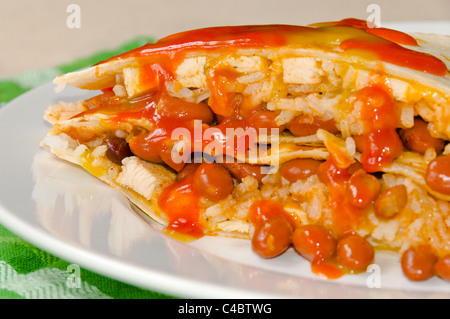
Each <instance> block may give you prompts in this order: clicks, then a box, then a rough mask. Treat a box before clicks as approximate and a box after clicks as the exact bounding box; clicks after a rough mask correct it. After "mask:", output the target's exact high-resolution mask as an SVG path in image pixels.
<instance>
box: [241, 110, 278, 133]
mask: <svg viewBox="0 0 450 319" xmlns="http://www.w3.org/2000/svg"><path fill="white" fill-rule="evenodd" d="M277 116H278V113H276V112H273V111H265V110H258V111H254V112H252V113H251V114H250V115H249V117H248V120H249V123H250V124H251V125H252V127H253V128H255V129H257V130H258V129H262V128H265V129H272V128H277V129H279V132H280V133H281V132H282V131H284V129H285V126H284V125H278V124H277V123H276V121H275V119H276V117H277ZM267 133H270V132H267Z"/></svg>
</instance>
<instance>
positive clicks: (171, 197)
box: [158, 174, 203, 239]
mask: <svg viewBox="0 0 450 319" xmlns="http://www.w3.org/2000/svg"><path fill="white" fill-rule="evenodd" d="M199 201H200V194H199V192H198V191H197V190H196V189H195V188H194V186H193V175H192V174H190V175H188V176H187V177H186V178H184V179H182V180H180V181H178V182H175V183H173V184H171V185H169V186H167V187H166V188H164V190H163V191H162V193H161V195H160V196H159V198H158V205H159V207H161V209H162V210H163V211H164V212H165V213H166V214H167V216H168V217H169V223H168V225H167V226H166V229H165V230H166V233H168V234H173V233H175V234H178V235H179V234H182V235H185V236H188V238H189V237H191V238H194V239H195V238H200V237H202V236H203V227H202V225H201V222H200V206H199Z"/></svg>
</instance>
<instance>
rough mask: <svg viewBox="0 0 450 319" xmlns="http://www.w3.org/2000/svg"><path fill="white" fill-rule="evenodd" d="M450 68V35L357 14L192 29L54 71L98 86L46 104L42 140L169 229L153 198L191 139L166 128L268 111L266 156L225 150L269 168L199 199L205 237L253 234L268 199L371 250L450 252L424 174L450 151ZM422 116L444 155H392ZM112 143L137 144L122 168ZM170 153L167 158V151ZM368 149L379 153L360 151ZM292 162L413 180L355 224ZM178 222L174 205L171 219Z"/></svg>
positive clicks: (435, 194)
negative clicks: (289, 166) (424, 247)
mask: <svg viewBox="0 0 450 319" xmlns="http://www.w3.org/2000/svg"><path fill="white" fill-rule="evenodd" d="M449 63H450V37H448V36H442V35H433V34H418V33H416V34H405V33H402V32H398V31H395V30H388V29H383V28H370V27H368V26H367V24H366V23H365V21H359V20H355V19H346V20H342V21H338V22H328V23H320V24H315V25H311V26H307V27H303V26H288V25H265V26H264V25H262V26H236V27H214V28H206V29H199V30H193V31H187V32H182V33H179V34H175V35H171V36H168V37H166V38H164V39H161V40H159V41H158V42H156V43H154V44H147V45H145V46H143V47H141V48H138V49H135V50H132V51H130V52H127V53H124V54H122V55H119V56H116V57H112V58H111V59H108V60H106V61H102V62H100V63H98V64H96V65H94V66H92V67H89V68H86V69H83V70H80V71H77V72H73V73H68V74H63V75H60V76H58V77H57V78H56V79H55V81H54V82H55V84H57V85H58V86H61V87H63V86H65V85H69V86H74V87H77V88H81V89H86V90H101V91H99V94H98V96H96V97H94V98H91V99H88V100H83V101H79V102H77V103H73V104H72V103H66V102H60V103H58V104H56V105H52V106H50V107H49V108H48V110H47V111H46V113H45V118H46V119H47V120H48V121H49V122H50V123H51V124H52V128H51V130H50V132H49V134H48V136H47V137H46V138H45V139H44V141H43V144H44V145H46V146H48V147H49V148H50V150H51V151H52V152H53V153H54V154H55V155H56V156H58V157H60V158H62V159H64V160H67V161H69V162H72V163H75V164H77V165H80V166H81V167H83V168H84V169H86V170H87V171H88V172H90V173H91V174H93V175H94V176H96V177H98V178H99V179H100V180H102V181H104V182H106V183H107V184H109V185H111V186H112V187H114V188H116V189H118V190H119V191H121V192H122V193H123V194H124V195H125V196H127V197H128V198H129V199H130V200H131V201H132V202H133V203H134V204H135V205H136V206H138V207H139V208H140V209H141V210H142V211H143V212H145V213H146V214H148V215H149V216H150V217H152V218H153V219H155V220H156V221H158V222H159V223H161V224H162V225H165V226H167V225H169V224H170V223H171V222H173V218H174V216H170V214H168V213H167V211H164V210H163V209H161V207H160V205H159V204H158V199H159V196H160V195H161V193H162V192H163V190H164V189H166V188H167V187H170V186H171V185H176V183H178V182H179V181H178V177H177V175H178V174H179V172H180V171H182V169H183V168H184V167H185V162H186V161H184V162H182V163H175V162H174V161H173V159H172V160H170V159H169V158H168V154H171V153H170V152H173V150H174V149H176V150H178V151H180V150H186V149H187V150H188V151H189V152H188V154H189V155H192V154H194V153H195V152H194V151H195V149H194V148H192V147H193V146H192V143H190V142H192V140H189V139H188V140H186V139H183V138H180V137H179V136H178V137H173V136H170V137H169V135H168V133H167V132H168V131H170V132H173V130H172V131H171V130H169V129H168V127H169V126H170V125H175V126H177V127H178V128H179V126H180V125H181V126H184V127H185V128H187V129H188V130H187V132H192V130H193V127H194V128H195V124H194V121H195V120H197V123H198V121H199V119H204V117H203V116H204V113H202V112H203V111H201V110H204V109H205V106H206V107H207V108H208V109H209V110H210V111H211V112H212V114H213V118H212V119H210V121H209V122H208V123H205V121H203V122H202V123H200V126H202V128H203V131H202V132H205V130H206V129H213V128H217V127H220V123H224V121H225V122H226V121H227V120H229V121H228V123H231V124H230V127H234V128H236V127H241V128H245V129H249V128H251V127H252V125H256V121H255V122H252V121H251V120H249V118H250V117H251V114H254V113H253V112H254V111H255V110H257V111H261V112H269V114H272V115H273V117H272V119H273V121H274V122H275V124H276V127H277V128H278V129H280V128H281V129H280V130H279V131H278V132H276V131H275V132H272V131H270V130H268V131H267V133H266V134H257V137H256V141H254V145H259V146H261V148H260V149H258V151H257V152H254V153H251V152H249V150H248V148H245V151H244V152H240V153H239V152H237V153H236V152H231V153H226V154H225V155H227V157H228V158H232V159H233V165H238V166H239V165H250V166H253V167H255V166H258V167H261V168H263V167H264V168H269V170H268V171H267V172H266V173H265V174H264V177H263V178H262V179H261V180H257V179H256V178H255V176H254V175H252V174H247V175H245V174H244V175H236V174H234V175H233V174H232V175H233V179H234V186H233V190H232V192H231V193H230V194H229V196H227V197H226V198H225V199H221V200H219V201H214V200H211V199H205V198H203V197H201V198H199V199H198V198H196V199H195V200H197V201H199V202H198V203H197V204H198V205H197V206H196V207H198V213H197V215H196V218H197V220H196V222H197V223H196V225H197V226H196V227H199V228H200V230H201V233H202V234H205V235H221V236H232V237H240V238H251V236H252V231H253V229H254V225H252V223H251V222H250V221H249V218H248V211H249V207H250V206H251V205H252V204H254V203H255V202H258V201H260V200H263V199H265V200H267V199H270V200H273V201H276V202H278V203H280V204H282V206H283V207H284V209H285V211H286V212H287V213H288V214H289V215H291V216H292V217H294V220H296V221H297V222H298V223H301V224H308V223H313V224H321V225H324V226H326V227H327V228H330V229H332V230H333V231H334V232H335V233H336V234H338V235H339V234H340V233H344V232H346V231H354V232H357V233H359V234H361V235H362V236H364V237H367V238H368V239H370V240H371V241H372V242H373V243H374V244H375V245H379V246H381V247H384V248H386V247H388V248H389V249H393V250H396V251H400V252H401V251H403V250H405V249H406V248H408V247H410V246H411V245H415V244H420V243H426V244H428V245H430V246H431V247H432V249H433V251H434V252H435V253H436V254H437V255H439V256H443V255H445V254H448V253H450V231H449V227H450V223H449V221H450V203H449V200H450V194H445V192H442V191H440V190H436V189H435V188H433V187H430V186H429V185H428V184H427V182H426V171H427V167H428V164H429V163H430V162H431V161H432V160H433V159H435V158H436V157H438V156H441V155H443V154H447V153H448V151H449V148H448V147H446V145H447V141H449V140H450V125H449V123H450V111H449V110H450V74H449V71H448V67H449ZM374 92H375V93H374ZM371 94H375V95H376V94H378V95H376V96H373V95H371ZM379 98H381V99H385V100H383V101H384V102H380V103H384V104H383V107H384V108H385V110H384V111H383V110H381V109H382V108H383V107H380V108H378V107H377V106H374V107H373V108H372V109H370V107H369V106H368V105H369V104H370V103H373V104H376V103H377V102H376V100H377V99H379ZM374 100H375V102H373V101H374ZM371 101H372V102H371ZM177 103H179V104H180V105H181V108H183V107H184V108H187V109H188V110H194V109H195V110H196V109H197V107H199V110H200V111H199V112H200V113H202V114H201V115H199V117H196V116H195V114H197V113H195V111H192V114H194V115H192V114H191V112H184V111H180V110H179V109H177V111H174V112H172V111H171V110H172V109H173V106H174V105H175V104H176V105H178V104H177ZM378 106H380V105H378ZM386 108H387V110H386ZM171 112H172V113H171ZM377 112H378V113H377ZM383 112H384V113H383ZM174 114H175V115H174ZM236 114H238V115H239V116H236ZM265 114H267V113H265ZM207 116H208V115H206V117H207ZM298 118H307V119H312V120H311V121H312V122H311V123H313V122H314V123H315V121H316V120H317V119H320V120H322V121H330V120H331V121H333V122H334V124H335V127H336V130H334V131H330V130H328V129H326V128H323V127H319V128H318V129H317V130H316V131H315V132H313V133H312V134H306V135H305V134H298V133H297V134H295V132H294V130H293V129H292V122H293V121H294V120H296V119H298ZM230 119H233V120H230ZM416 119H420V120H421V121H424V122H426V123H427V129H428V132H429V134H430V135H431V136H432V137H433V138H435V139H439V140H440V141H443V145H444V147H443V148H442V149H441V150H438V151H436V150H434V149H432V148H429V149H427V150H426V151H425V152H418V151H415V150H412V149H409V148H408V146H407V145H403V144H402V145H401V148H400V150H399V151H398V152H397V153H395V154H390V153H389V152H390V147H391V145H390V144H389V143H391V142H392V141H393V140H396V139H397V138H398V139H399V138H400V137H398V134H399V132H400V131H401V130H406V129H411V128H413V127H414V125H415V120H416ZM233 121H234V122H233ZM170 123H172V124H170ZM242 123H246V124H242ZM311 123H310V124H311ZM233 125H234V126H233ZM280 131H281V133H280V134H278V133H279V132H280ZM381 131H383V132H385V131H386V132H390V133H389V134H391V135H389V136H392V137H393V138H390V137H387V138H385V140H384V144H383V143H381V144H377V143H378V142H376V141H374V139H376V138H377V137H379V136H380V134H381V133H380V134H379V132H381ZM158 132H159V134H160V135H158ZM161 132H162V133H161ZM213 133H214V132H213ZM216 133H217V132H216ZM377 134H378V135H377ZM219 135H220V132H219ZM155 136H159V137H160V138H161V139H162V140H163V142H162V144H152V145H159V146H158V147H159V148H158V149H157V150H154V152H155V154H156V153H158V152H159V153H158V154H156V155H155V156H154V158H155V159H153V157H152V155H154V154H153V153H152V150H149V149H148V148H149V147H150V146H149V145H150V144H145V143H146V142H147V141H148V139H150V137H152V138H154V137H155ZM212 136H217V135H214V134H212ZM361 136H366V137H367V136H368V138H366V139H363V140H364V141H365V145H366V146H365V147H364V148H363V149H361V147H358V138H359V137H361ZM370 136H372V137H373V138H372V140H371V139H370ZM222 137H223V136H222ZM111 139H115V140H117V139H119V140H120V141H121V142H120V143H121V144H120V143H119V144H116V146H112V147H113V148H114V147H118V145H122V146H124V145H125V146H127V145H129V146H130V145H131V146H130V149H131V152H130V153H128V154H127V156H125V157H124V158H120V159H119V161H117V160H115V159H114V158H112V157H111V155H110V153H111V151H113V150H111V145H110V144H108V141H110V140H111ZM211 139H212V140H214V138H211V137H210V140H209V142H211ZM370 141H372V142H370ZM222 142H223V140H222ZM369 142H370V143H372V144H370V145H371V147H369V146H367V145H368V144H367V143H369ZM139 143H141V144H139ZM155 143H156V142H155ZM144 144H145V145H144ZM164 145H165V146H164ZM219 145H222V144H220V143H219ZM144 146H145V147H147V148H145V147H144ZM169 146H170V151H167V150H165V151H163V150H162V149H163V148H164V147H169ZM377 147H378V153H376V152H377V150H376V149H377ZM368 148H371V149H372V150H374V149H375V150H374V151H373V152H375V153H372V154H367V153H365V152H367V151H365V150H364V149H366V150H367V149H368ZM217 150H218V149H215V150H214V151H211V149H209V151H206V148H201V149H200V152H199V153H200V154H201V153H202V152H203V158H202V157H201V156H200V158H202V160H203V161H205V158H206V157H208V156H209V158H211V157H213V158H214V159H215V160H218V159H219V158H222V159H223V157H221V156H217ZM386 150H387V151H386ZM219 153H220V152H219ZM108 154H109V155H108ZM197 155H198V154H197ZM219 155H223V154H219ZM119 157H120V156H119ZM297 158H311V159H315V160H317V161H321V162H325V161H331V160H332V161H333V163H334V164H335V165H337V166H338V167H339V168H340V169H343V170H345V169H348V168H349V167H351V166H352V165H355V163H356V164H358V163H360V164H361V166H362V168H363V169H364V171H365V172H366V173H368V174H372V175H374V176H376V177H377V179H378V180H379V182H380V185H381V189H382V190H386V189H389V188H392V187H394V186H396V185H405V186H406V189H407V194H408V199H407V203H406V204H405V205H404V207H403V208H402V210H401V211H400V212H397V213H396V215H395V216H393V217H390V218H383V217H380V216H378V215H377V214H375V212H374V207H373V205H372V204H371V205H369V206H367V207H365V208H364V210H363V212H362V213H361V210H358V213H357V215H358V216H357V217H356V216H352V212H349V213H348V215H349V216H343V215H342V214H338V213H337V212H334V211H333V210H336V207H335V205H333V198H332V194H331V193H332V191H331V189H330V187H331V186H330V184H327V183H325V182H324V180H323V179H321V178H320V177H319V176H318V175H317V174H312V175H311V176H308V177H307V178H305V179H299V180H297V181H293V182H292V181H288V180H286V179H285V178H283V176H282V175H281V173H280V171H281V169H280V168H282V167H283V165H284V164H285V163H287V162H289V161H291V160H294V159H297ZM186 159H187V158H185V160H186ZM189 159H191V160H192V157H189ZM247 167H248V166H247ZM230 171H231V172H233V170H230ZM341 187H343V188H345V183H344V184H342V185H341ZM192 200H194V199H192ZM334 200H335V199H334ZM180 207H182V206H180ZM186 210H188V209H186ZM186 214H188V212H186ZM355 214H356V213H355ZM180 216H181V217H180ZM182 217H183V212H180V211H179V212H178V215H177V217H176V218H178V219H180V218H182ZM191 217H192V216H191ZM343 219H346V222H343ZM348 219H350V221H349V220H348Z"/></svg>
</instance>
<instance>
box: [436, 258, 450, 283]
mask: <svg viewBox="0 0 450 319" xmlns="http://www.w3.org/2000/svg"><path fill="white" fill-rule="evenodd" d="M434 268H435V270H436V274H437V275H438V276H439V277H441V278H442V279H444V280H447V281H450V254H449V255H446V256H443V257H441V258H439V260H438V261H437V263H436V265H435V267H434Z"/></svg>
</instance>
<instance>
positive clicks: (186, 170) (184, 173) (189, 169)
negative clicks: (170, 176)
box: [177, 163, 200, 181]
mask: <svg viewBox="0 0 450 319" xmlns="http://www.w3.org/2000/svg"><path fill="white" fill-rule="evenodd" d="M199 166H200V163H187V164H186V165H185V166H184V167H183V169H182V170H181V171H179V172H178V174H177V181H181V180H182V179H185V178H186V177H188V176H189V175H191V174H193V173H194V172H195V171H196V170H197V168H198V167H199Z"/></svg>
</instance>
